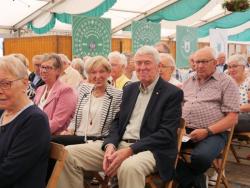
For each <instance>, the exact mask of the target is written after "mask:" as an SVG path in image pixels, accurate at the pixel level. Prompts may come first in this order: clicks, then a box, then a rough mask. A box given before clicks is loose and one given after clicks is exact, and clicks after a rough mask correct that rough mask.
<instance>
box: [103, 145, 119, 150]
mask: <svg viewBox="0 0 250 188" xmlns="http://www.w3.org/2000/svg"><path fill="white" fill-rule="evenodd" d="M109 146H112V147H113V149H114V150H116V147H115V145H114V144H107V145H106V146H105V148H104V151H106V149H107V148H108V147H109Z"/></svg>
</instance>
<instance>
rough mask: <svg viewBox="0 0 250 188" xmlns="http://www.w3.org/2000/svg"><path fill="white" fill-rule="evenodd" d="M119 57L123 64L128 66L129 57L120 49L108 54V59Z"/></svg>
mask: <svg viewBox="0 0 250 188" xmlns="http://www.w3.org/2000/svg"><path fill="white" fill-rule="evenodd" d="M111 59H117V60H118V61H119V63H120V64H121V65H124V66H125V67H126V66H127V58H126V56H125V55H124V54H121V53H120V52H118V51H114V52H110V53H109V55H108V60H111Z"/></svg>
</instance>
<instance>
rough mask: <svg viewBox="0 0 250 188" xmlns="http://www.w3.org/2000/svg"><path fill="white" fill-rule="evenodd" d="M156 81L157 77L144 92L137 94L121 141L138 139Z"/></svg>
mask: <svg viewBox="0 0 250 188" xmlns="http://www.w3.org/2000/svg"><path fill="white" fill-rule="evenodd" d="M158 79H159V76H158V77H157V78H156V79H155V80H154V82H153V83H152V84H150V85H149V86H148V87H147V88H146V89H145V90H146V91H145V92H140V93H139V95H138V98H137V100H136V103H135V107H134V109H133V112H132V114H131V118H130V120H129V123H128V125H127V127H126V130H125V133H124V135H123V139H136V140H138V139H140V129H141V123H142V119H143V117H144V114H145V111H146V108H147V106H148V102H149V100H150V98H151V95H152V93H153V90H154V87H155V85H156V83H157V81H158Z"/></svg>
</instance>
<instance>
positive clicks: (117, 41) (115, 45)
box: [111, 38, 122, 52]
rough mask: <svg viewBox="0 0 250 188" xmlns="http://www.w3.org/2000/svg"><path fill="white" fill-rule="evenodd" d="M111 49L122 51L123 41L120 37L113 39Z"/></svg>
mask: <svg viewBox="0 0 250 188" xmlns="http://www.w3.org/2000/svg"><path fill="white" fill-rule="evenodd" d="M111 51H118V52H122V41H121V39H118V38H113V39H112V45H111Z"/></svg>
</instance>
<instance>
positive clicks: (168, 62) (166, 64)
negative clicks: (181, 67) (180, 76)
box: [159, 53, 182, 87]
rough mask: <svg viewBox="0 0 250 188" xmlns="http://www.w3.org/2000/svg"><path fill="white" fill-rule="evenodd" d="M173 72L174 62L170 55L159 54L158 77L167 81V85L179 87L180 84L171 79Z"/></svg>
mask: <svg viewBox="0 0 250 188" xmlns="http://www.w3.org/2000/svg"><path fill="white" fill-rule="evenodd" d="M174 70H175V60H174V58H173V57H172V56H171V55H170V54H166V53H160V63H159V71H160V76H161V77H162V78H163V80H165V81H168V82H169V83H171V84H173V85H175V86H177V87H181V86H182V83H181V82H180V81H178V80H177V79H175V78H174V77H172V74H173V72H174Z"/></svg>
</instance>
